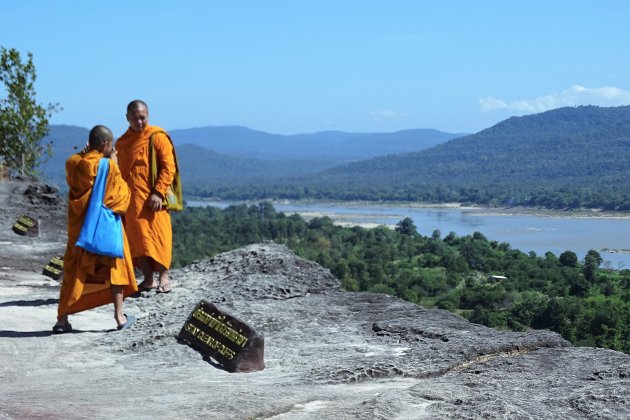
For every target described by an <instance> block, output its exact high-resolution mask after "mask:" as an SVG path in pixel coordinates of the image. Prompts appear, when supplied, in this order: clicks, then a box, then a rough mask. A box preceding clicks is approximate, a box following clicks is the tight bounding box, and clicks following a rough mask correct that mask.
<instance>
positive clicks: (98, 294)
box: [58, 151, 138, 317]
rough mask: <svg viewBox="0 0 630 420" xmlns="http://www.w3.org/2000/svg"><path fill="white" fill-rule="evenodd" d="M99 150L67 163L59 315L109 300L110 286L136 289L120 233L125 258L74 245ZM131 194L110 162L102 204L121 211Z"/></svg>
mask: <svg viewBox="0 0 630 420" xmlns="http://www.w3.org/2000/svg"><path fill="white" fill-rule="evenodd" d="M102 157H103V154H102V153H99V152H97V151H90V152H87V153H85V154H76V155H72V156H71V157H70V159H68V161H67V162H66V181H67V182H68V187H69V188H70V192H69V194H68V243H67V245H66V253H65V255H64V258H63V283H62V285H61V292H60V294H59V309H58V316H59V317H61V316H62V315H64V314H66V315H67V314H73V313H76V312H81V311H84V310H86V309H91V308H95V307H97V306H101V305H106V304H108V303H112V295H111V285H116V286H123V295H124V296H129V295H131V294H134V293H136V292H137V291H138V286H137V284H136V277H135V275H134V272H133V263H132V261H131V253H130V251H129V244H128V243H127V238H126V236H125V234H124V232H123V246H124V258H113V257H106V256H102V255H96V254H92V253H91V252H88V251H86V250H84V249H83V248H79V247H76V246H75V245H74V244H75V243H76V242H77V239H78V238H79V233H80V232H81V227H82V226H83V219H84V218H85V212H86V210H87V207H88V203H89V201H90V195H91V193H92V187H93V185H94V180H95V178H96V173H97V171H98V164H99V162H100V160H101V158H102ZM130 198H131V193H130V191H129V187H128V186H127V184H126V183H125V181H123V179H122V177H121V176H120V170H119V169H118V166H117V165H116V164H115V163H114V162H112V161H111V160H110V161H109V173H108V174H107V183H106V185H105V194H104V196H103V203H104V204H105V206H106V207H108V208H110V209H111V210H112V211H113V212H114V213H118V214H124V213H125V211H126V210H127V207H128V206H129V201H130Z"/></svg>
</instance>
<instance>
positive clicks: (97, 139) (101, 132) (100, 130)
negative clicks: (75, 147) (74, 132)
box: [89, 125, 114, 150]
mask: <svg viewBox="0 0 630 420" xmlns="http://www.w3.org/2000/svg"><path fill="white" fill-rule="evenodd" d="M113 140H114V135H113V134H112V131H111V130H110V129H109V128H107V127H105V126H104V125H96V126H94V128H92V130H90V137H89V143H90V148H91V149H96V150H99V149H101V148H102V146H103V145H104V144H105V143H107V142H110V143H111V142H112V141H113Z"/></svg>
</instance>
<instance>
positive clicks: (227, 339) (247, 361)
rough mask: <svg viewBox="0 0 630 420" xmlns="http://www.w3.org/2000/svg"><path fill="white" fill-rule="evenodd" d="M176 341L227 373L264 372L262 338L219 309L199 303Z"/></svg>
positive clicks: (203, 301) (263, 339)
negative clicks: (217, 364)
mask: <svg viewBox="0 0 630 420" xmlns="http://www.w3.org/2000/svg"><path fill="white" fill-rule="evenodd" d="M177 339H178V340H179V341H180V342H182V343H184V344H187V345H189V346H190V347H192V348H194V349H195V350H197V351H198V352H199V353H201V354H202V355H203V357H204V358H208V357H212V359H214V360H216V361H217V362H218V363H219V364H220V365H221V366H222V367H224V368H225V370H227V371H228V372H256V371H259V370H263V369H264V368H265V361H264V347H265V338H264V336H263V335H262V334H259V333H257V332H256V331H254V330H253V329H252V328H251V327H249V326H248V325H247V324H245V323H244V322H242V321H240V320H238V319H237V318H235V317H234V316H232V315H229V314H227V313H226V312H224V311H223V310H221V309H220V308H219V307H218V306H216V305H214V304H212V303H209V302H207V301H205V300H202V301H201V302H199V303H198V304H197V306H195V309H194V310H193V311H192V312H191V314H190V316H189V317H188V319H187V320H186V323H185V324H184V326H183V327H182V329H181V331H180V332H179V335H178V336H177Z"/></svg>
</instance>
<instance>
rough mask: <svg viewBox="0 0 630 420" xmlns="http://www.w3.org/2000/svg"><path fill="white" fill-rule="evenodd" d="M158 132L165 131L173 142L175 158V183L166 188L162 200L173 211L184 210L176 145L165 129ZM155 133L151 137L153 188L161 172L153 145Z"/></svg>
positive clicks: (151, 177) (150, 157)
mask: <svg viewBox="0 0 630 420" xmlns="http://www.w3.org/2000/svg"><path fill="white" fill-rule="evenodd" d="M157 133H163V134H164V135H165V136H166V137H167V138H168V140H169V141H170V142H171V145H172V146H173V159H174V160H175V176H174V177H173V183H172V184H171V185H169V187H168V190H166V195H165V197H164V200H163V201H162V207H163V208H166V209H168V210H172V211H182V210H184V200H183V198H182V180H181V177H180V175H179V165H178V164H177V155H176V154H175V145H173V140H171V138H170V137H169V135H168V134H166V133H165V132H164V131H158V132H157ZM155 134H156V133H153V134H151V138H150V139H149V165H150V171H149V172H150V176H149V184H150V186H151V188H153V187H155V181H156V180H157V177H158V173H159V172H160V168H159V165H158V161H157V158H156V157H155V149H154V147H153V142H154V137H155Z"/></svg>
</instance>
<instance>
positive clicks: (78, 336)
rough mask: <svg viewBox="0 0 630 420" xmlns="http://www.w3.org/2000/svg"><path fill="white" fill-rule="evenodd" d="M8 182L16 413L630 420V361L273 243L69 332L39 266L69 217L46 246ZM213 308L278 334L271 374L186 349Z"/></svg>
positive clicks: (2, 310) (5, 357) (1, 359)
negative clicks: (348, 273)
mask: <svg viewBox="0 0 630 420" xmlns="http://www.w3.org/2000/svg"><path fill="white" fill-rule="evenodd" d="M7 184H11V183H0V200H1V201H0V204H1V205H2V211H1V212H0V259H1V261H2V262H1V263H0V266H1V267H2V269H0V322H1V324H0V364H1V365H2V378H3V380H2V382H1V383H0V418H10V419H13V418H16V419H17V418H64V419H79V418H96V419H99V418H121V417H122V418H168V419H171V418H213V419H214V418H216V419H255V418H261V419H418V418H432V419H433V418H434V419H442V418H471V419H472V418H501V419H504V418H560V419H576V418H585V419H586V418H589V419H590V418H610V419H613V418H614V419H623V418H630V356H629V355H626V354H623V353H619V352H615V351H610V350H602V349H595V348H576V347H572V346H571V345H570V343H568V342H567V341H565V340H564V339H562V338H561V337H560V336H559V335H557V334H555V333H552V332H548V331H530V332H527V333H513V332H498V331H495V330H492V329H489V328H486V327H484V326H481V325H476V324H471V323H469V322H468V321H466V320H465V319H463V318H461V317H459V316H457V315H454V314H452V313H450V312H447V311H443V310H437V309H424V308H422V307H419V306H417V305H414V304H411V303H408V302H405V301H402V300H399V299H396V298H393V297H389V296H387V295H380V294H370V293H350V292H344V291H342V290H341V289H340V283H339V281H338V280H337V279H335V278H334V277H333V276H332V275H331V274H330V272H329V271H328V270H326V269H324V268H322V267H321V266H319V265H317V264H315V263H312V262H309V261H305V260H303V259H300V258H298V257H296V256H295V255H294V254H293V253H292V252H291V251H290V250H288V249H287V248H285V247H284V246H281V245H277V244H273V243H261V244H254V245H251V246H247V247H244V248H241V249H237V250H234V251H231V252H227V253H224V254H221V255H219V256H216V257H215V258H212V259H207V260H203V261H198V262H196V263H194V264H192V265H190V266H188V267H185V268H182V269H177V270H173V271H172V280H173V286H174V287H173V291H172V293H170V294H166V295H158V294H154V293H150V292H146V293H144V294H143V295H142V296H141V297H139V298H135V299H127V300H126V301H125V312H126V313H129V314H135V315H136V316H137V317H138V321H137V323H136V324H135V325H134V326H133V327H132V328H131V329H129V330H124V331H117V330H115V328H114V327H115V323H114V321H113V310H112V306H111V305H108V306H105V307H101V308H97V309H94V310H91V311H86V312H84V313H80V314H77V315H74V316H71V318H70V321H71V322H72V324H73V326H74V328H75V331H74V332H73V333H71V334H64V335H58V336H53V335H51V334H50V328H51V327H52V325H53V323H54V321H55V314H56V299H57V297H58V292H59V287H58V286H59V283H58V282H56V281H54V280H52V279H50V278H48V277H45V276H43V275H41V274H39V273H40V272H41V267H42V266H43V265H44V264H45V263H46V260H47V259H50V256H51V255H53V254H55V253H59V252H63V247H64V246H65V244H64V243H63V240H65V239H64V238H65V233H64V232H63V229H65V210H64V209H63V206H62V205H56V207H59V209H57V211H56V213H55V212H54V211H52V210H50V211H49V212H48V213H47V215H44V214H40V215H39V216H40V217H41V218H42V220H43V223H42V226H43V229H42V235H40V237H39V238H33V239H31V238H25V237H19V236H17V235H15V234H14V233H13V232H11V225H12V223H13V221H14V219H15V218H16V217H18V216H19V214H18V215H17V216H16V215H15V213H20V212H21V211H22V210H23V208H22V207H20V206H23V205H26V204H25V203H26V201H29V200H26V201H25V202H22V203H20V202H16V203H14V202H9V201H7V197H9V196H12V195H10V194H9V195H7V194H5V193H3V191H4V190H5V189H6V187H7ZM11 188H18V187H17V186H16V185H14V186H12V187H11ZM13 201H15V200H13ZM37 205H39V204H37ZM37 205H35V206H37ZM32 210H33V209H32V208H31V210H30V211H32ZM7 214H8V216H7ZM59 217H61V223H59V221H58V220H57V219H55V218H59ZM62 226H63V228H62ZM201 299H205V300H207V301H209V302H212V303H215V304H216V305H218V306H220V307H221V308H222V309H223V310H225V311H226V312H228V313H230V314H232V315H234V316H236V317H237V318H239V319H240V320H242V321H244V322H246V323H248V324H249V325H251V326H252V327H253V328H255V329H256V330H257V331H259V332H261V333H262V334H264V336H265V365H266V369H265V370H263V371H260V372H254V373H228V372H226V371H224V370H221V369H218V368H217V367H215V366H213V365H212V364H210V363H208V362H206V361H204V360H203V359H202V358H201V356H200V355H199V353H197V352H196V351H194V350H193V349H191V348H190V347H188V346H186V345H182V344H179V343H178V342H177V340H176V338H175V337H176V336H177V334H178V332H179V330H180V329H181V327H182V325H183V324H184V322H185V321H186V318H187V317H188V315H189V314H190V311H191V310H192V309H193V308H194V306H195V305H196V304H197V303H198V302H199V301H200V300H201Z"/></svg>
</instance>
